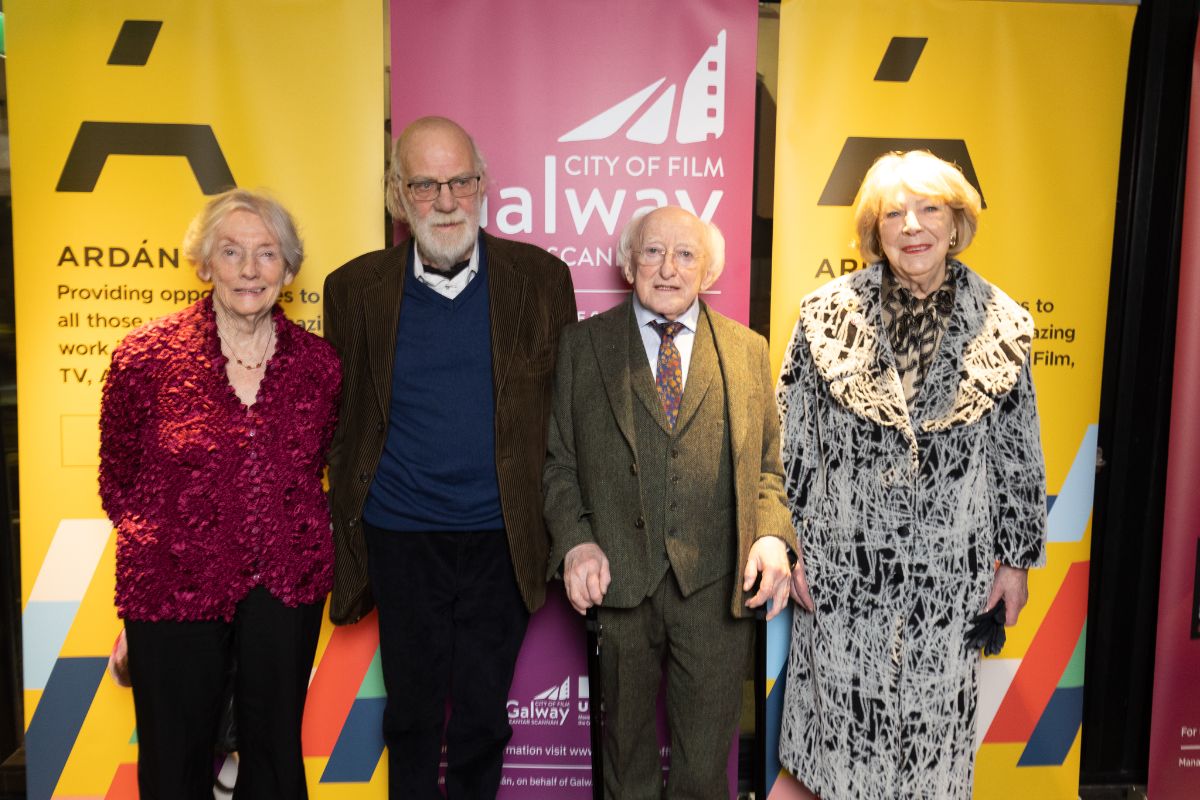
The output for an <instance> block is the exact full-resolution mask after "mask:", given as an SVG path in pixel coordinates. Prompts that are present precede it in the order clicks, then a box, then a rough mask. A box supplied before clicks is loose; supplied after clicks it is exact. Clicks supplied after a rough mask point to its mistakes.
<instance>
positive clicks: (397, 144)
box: [383, 117, 487, 220]
mask: <svg viewBox="0 0 1200 800" xmlns="http://www.w3.org/2000/svg"><path fill="white" fill-rule="evenodd" d="M433 126H439V127H447V128H452V129H454V130H457V131H459V132H460V133H461V134H462V135H463V136H465V137H466V138H467V141H468V142H469V143H470V145H471V160H472V161H473V162H474V166H475V171H476V172H478V173H479V176H480V177H481V178H485V177H487V162H486V161H484V159H483V154H482V153H481V152H479V146H478V145H477V144H475V138H474V137H473V136H471V134H469V133H467V131H466V130H465V129H464V128H463V126H461V125H459V124H458V123H457V122H455V121H454V120H452V119H448V118H446V117H421V118H420V119H416V120H413V121H412V122H410V123H409V124H408V125H407V126H405V128H404V130H402V131H401V132H400V135H399V136H397V137H396V139H395V141H393V142H392V150H391V155H390V156H389V159H388V165H387V170H386V171H385V173H384V178H383V200H384V204H385V205H386V206H387V210H388V213H389V214H391V215H392V216H393V217H394V218H396V219H400V220H405V219H407V216H406V213H407V212H406V209H405V206H404V184H405V183H406V182H407V181H408V176H407V175H405V174H404V166H403V164H402V161H403V159H401V158H400V156H401V154H402V153H403V152H404V147H405V145H407V144H408V139H409V137H410V136H411V135H412V134H413V133H414V132H415V131H417V130H419V129H421V128H426V127H433Z"/></svg>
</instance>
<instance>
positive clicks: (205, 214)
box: [183, 189, 304, 277]
mask: <svg viewBox="0 0 1200 800" xmlns="http://www.w3.org/2000/svg"><path fill="white" fill-rule="evenodd" d="M235 211H248V212H250V213H251V214H254V215H255V216H257V217H258V218H259V219H261V220H262V222H263V225H265V226H266V228H267V230H268V231H270V232H271V235H272V236H274V237H275V241H277V242H279V253H280V255H282V256H283V264H284V270H285V271H286V272H287V274H288V275H291V276H295V274H296V273H297V272H299V271H300V265H301V264H303V263H304V242H303V241H302V240H301V239H300V233H299V231H297V230H296V221H295V220H294V219H292V215H291V214H289V213H288V210H287V209H286V208H284V207H283V206H282V205H281V204H280V203H279V201H278V200H275V199H274V198H273V197H270V196H269V195H267V194H265V193H263V192H252V191H250V190H249V189H230V190H229V191H227V192H222V193H221V194H219V195H217V196H216V197H214V198H213V199H211V200H209V201H208V202H207V203H205V205H204V208H202V209H200V213H199V214H197V215H196V216H195V217H194V218H193V219H192V222H191V224H190V225H188V229H187V233H186V234H184V236H183V254H184V256H185V257H186V258H187V260H188V261H190V262H191V264H192V266H193V267H195V268H196V270H197V271H201V270H203V269H207V268H208V262H209V259H211V258H212V255H213V251H214V250H215V249H216V246H217V244H216V243H217V230H218V229H219V228H220V227H221V225H222V224H223V223H224V222H225V220H226V219H228V218H229V215H230V214H233V213H234V212H235ZM201 277H204V276H203V273H201Z"/></svg>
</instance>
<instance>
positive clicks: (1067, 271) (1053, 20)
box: [768, 0, 1135, 800]
mask: <svg viewBox="0 0 1200 800" xmlns="http://www.w3.org/2000/svg"><path fill="white" fill-rule="evenodd" d="M1134 14H1135V9H1134V8H1133V7H1130V6H1113V5H1085V4H1080V3H1063V4H1058V3H1041V2H1038V3H1019V2H994V1H992V0H975V1H971V0H940V1H939V0H920V1H919V2H911V3H901V4H897V3H892V2H884V1H883V0H844V1H843V2H841V3H828V2H824V0H784V2H783V5H782V9H781V21H780V41H779V98H778V131H777V136H778V140H777V152H776V177H775V242H774V259H773V261H774V269H773V285H772V294H771V296H772V301H771V303H772V306H771V349H772V355H773V362H774V364H775V366H776V368H778V366H779V364H780V362H781V361H782V357H783V352H784V348H785V347H786V345H787V342H788V340H789V338H790V335H791V332H792V327H793V325H794V324H795V322H796V317H797V313H798V309H799V303H800V299H801V298H802V297H803V296H804V295H805V294H807V293H808V292H810V291H812V290H813V289H815V288H816V287H817V286H819V285H821V284H822V283H823V282H825V281H827V280H829V279H831V278H833V277H835V276H838V275H841V274H843V273H845V272H848V271H851V270H854V269H857V268H860V267H862V266H864V265H863V264H861V262H860V259H861V256H860V255H859V253H858V252H857V250H856V249H855V246H854V242H853V239H854V232H853V222H852V214H853V209H852V207H851V203H852V202H853V198H854V194H855V192H856V191H857V189H858V185H859V183H860V181H861V179H862V177H863V174H864V173H865V172H866V169H867V167H869V166H870V164H871V162H872V161H873V159H874V157H875V156H877V155H880V154H882V153H883V152H886V151H889V150H896V149H900V150H908V149H914V148H921V149H930V150H932V151H933V152H934V153H936V154H938V155H940V156H942V157H943V158H947V159H948V160H953V161H956V162H957V163H958V164H959V165H960V166H962V167H964V171H965V172H966V173H967V175H968V177H969V178H972V179H973V180H974V181H976V182H977V185H978V188H979V189H980V190H981V193H982V195H983V198H984V202H985V205H986V210H985V211H984V212H983V214H982V217H981V221H980V230H979V234H978V236H977V238H976V239H975V242H974V243H973V244H972V245H971V247H970V248H969V249H968V250H967V251H966V252H965V253H964V254H963V256H962V260H963V261H964V262H965V263H967V264H968V265H969V266H970V267H971V268H973V269H974V270H975V271H977V272H979V273H980V274H981V275H982V276H983V277H984V278H986V279H987V280H989V281H991V282H993V283H995V284H996V285H998V286H999V287H1000V288H1002V289H1003V290H1004V291H1005V292H1007V293H1008V294H1009V295H1010V296H1012V297H1013V298H1014V299H1016V300H1018V301H1020V302H1022V303H1024V304H1025V305H1026V307H1027V308H1029V310H1030V312H1031V313H1032V314H1033V317H1034V320H1035V322H1036V325H1037V338H1036V340H1035V341H1034V343H1033V356H1032V359H1033V374H1034V382H1035V384H1036V388H1037V393H1038V407H1039V411H1040V414H1041V423H1042V435H1043V443H1044V447H1045V454H1046V467H1047V480H1048V487H1047V491H1048V493H1049V495H1050V496H1051V497H1050V499H1051V510H1050V520H1049V537H1050V544H1049V547H1048V552H1049V565H1048V566H1047V567H1046V568H1045V569H1041V570H1035V571H1033V572H1032V573H1031V574H1030V595H1031V599H1030V603H1029V606H1028V607H1027V608H1026V610H1025V612H1024V614H1023V615H1022V617H1021V623H1020V625H1019V626H1018V627H1016V628H1014V629H1010V631H1009V640H1008V644H1007V645H1006V647H1005V648H1004V652H1003V654H1002V657H1000V658H995V659H987V660H986V661H985V662H984V664H983V674H982V687H981V692H980V703H979V739H980V741H981V742H982V744H981V746H980V750H979V753H978V757H977V762H976V779H975V797H977V798H997V800H999V799H1000V798H1012V797H1037V798H1047V799H1049V798H1056V797H1062V798H1068V797H1070V798H1074V797H1076V796H1077V786H1078V774H1079V730H1080V719H1081V712H1082V686H1083V683H1082V678H1083V675H1082V673H1083V667H1082V664H1083V646H1084V633H1083V620H1084V616H1085V610H1086V587H1087V561H1088V558H1089V551H1090V524H1091V523H1090V520H1091V517H1090V514H1091V503H1092V490H1093V479H1094V472H1095V453H1096V451H1095V433H1096V420H1097V414H1098V409H1099V398H1100V377H1101V358H1102V353H1103V347H1104V326H1105V312H1106V307H1107V299H1108V298H1107V293H1108V278H1109V262H1110V256H1111V250H1112V235H1113V215H1114V204H1115V197H1116V183H1117V169H1118V160H1119V150H1120V135H1121V114H1122V108H1123V103H1124V95H1125V75H1126V65H1127V56H1128V51H1129V40H1130V32H1131V29H1132V24H1133V19H1134ZM772 633H773V635H772V640H771V642H772V648H773V649H774V652H773V653H772V656H771V657H769V662H770V664H771V668H772V670H773V673H772V674H771V675H769V676H768V678H769V679H770V678H774V677H782V676H781V675H780V674H779V670H780V669H781V668H782V667H781V662H782V660H783V658H781V657H780V655H779V652H778V647H779V642H780V641H782V642H783V645H786V633H782V635H780V632H779V631H773V632H772ZM771 685H772V687H774V684H771ZM779 694H780V693H776V692H774V691H772V692H771V696H770V698H769V700H770V702H771V703H774V704H778V703H779V702H781V699H780V697H779V696H778V695H779ZM777 765H778V762H775V766H776V768H777ZM775 773H776V774H777V769H776V770H775ZM773 777H774V776H772V779H773ZM769 780H770V779H769ZM800 796H801V795H800V794H799V793H798V792H797V790H796V789H795V788H794V784H792V783H790V782H789V779H787V778H786V777H784V778H783V779H781V780H778V781H775V782H774V786H773V787H772V790H771V793H770V797H771V798H773V799H775V800H777V799H778V798H791V797H800Z"/></svg>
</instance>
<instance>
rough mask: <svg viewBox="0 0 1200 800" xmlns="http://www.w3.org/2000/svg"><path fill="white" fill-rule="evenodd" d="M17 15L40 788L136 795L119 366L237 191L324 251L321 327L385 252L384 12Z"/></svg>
mask: <svg viewBox="0 0 1200 800" xmlns="http://www.w3.org/2000/svg"><path fill="white" fill-rule="evenodd" d="M5 13H6V24H7V35H8V56H9V57H8V98H9V103H10V109H11V112H10V122H9V124H10V135H11V148H12V149H11V154H12V163H13V167H12V189H13V225H14V237H13V238H14V242H13V245H14V255H15V265H16V275H15V280H16V297H15V300H16V326H17V387H18V405H19V412H20V413H19V420H20V426H19V436H20V444H21V449H20V474H21V534H22V536H21V555H22V575H23V581H22V585H23V592H24V594H23V606H24V635H25V686H26V691H25V715H26V724H27V727H28V735H27V758H28V782H29V797H30V798H46V797H51V796H61V797H73V798H82V797H96V798H99V797H109V798H117V797H133V796H135V795H134V794H132V793H131V792H132V791H133V788H132V786H133V784H132V782H131V781H132V779H133V773H132V771H131V769H132V764H133V763H134V762H135V761H136V736H135V734H134V726H133V704H132V700H131V698H130V696H129V692H128V690H124V689H120V688H118V687H116V686H115V685H114V684H113V683H112V682H111V681H109V680H108V679H107V678H102V667H103V661H104V659H106V658H107V655H108V653H109V650H110V649H111V647H112V644H113V641H114V639H115V637H116V635H117V632H118V630H119V622H118V620H117V618H116V616H115V611H114V608H113V547H114V541H113V537H112V535H111V530H110V526H109V523H108V521H107V520H106V519H105V516H104V513H103V511H102V510H101V508H100V502H99V499H98V497H97V489H96V464H97V449H98V441H99V438H98V433H97V415H98V408H99V396H100V388H101V385H102V383H103V379H104V374H105V370H106V368H107V367H108V364H109V359H110V357H111V352H112V348H113V346H114V345H115V344H116V343H117V342H118V341H119V340H120V339H121V338H122V337H123V336H124V335H125V334H126V333H128V332H129V330H130V329H131V328H133V327H135V326H136V325H139V324H141V323H142V322H145V321H147V320H149V319H152V318H154V317H157V316H160V315H162V314H164V313H167V312H170V311H174V310H176V309H179V308H181V307H183V306H184V305H187V304H188V303H190V302H192V301H193V300H195V299H196V298H197V297H198V296H199V293H200V292H202V291H204V290H205V288H206V286H205V285H204V284H203V283H201V282H200V281H199V280H198V279H197V278H196V276H195V275H194V273H193V271H192V269H191V267H190V266H189V265H188V264H187V262H186V260H185V259H184V258H183V256H182V253H181V240H182V238H183V233H184V231H185V229H186V227H187V224H188V222H189V220H190V219H191V218H192V216H193V215H194V214H195V213H196V212H197V211H198V210H199V209H200V207H201V205H202V204H203V203H204V201H205V199H206V196H207V195H211V194H214V193H216V192H218V191H221V190H223V189H225V188H229V187H230V185H232V184H236V185H237V186H241V187H245V188H250V189H263V190H266V191H268V192H269V193H270V194H272V195H273V196H275V197H276V198H277V199H278V200H280V201H281V202H282V203H283V204H284V205H285V206H286V207H287V208H288V209H289V210H290V211H291V212H292V213H293V214H294V215H295V217H296V219H297V222H298V224H299V226H300V229H301V235H302V236H303V238H304V240H305V244H306V247H307V261H306V264H305V266H304V268H303V269H302V270H301V271H300V274H299V275H298V276H297V278H296V280H295V282H294V283H292V285H291V286H290V287H288V288H287V290H286V291H285V293H284V295H285V296H284V301H285V302H284V305H285V308H286V310H287V313H288V315H289V316H290V317H291V318H293V319H296V320H303V322H304V324H305V325H306V327H308V328H309V329H310V330H313V331H316V332H317V333H321V332H322V329H323V322H322V318H321V297H320V292H321V288H322V282H323V280H324V277H325V275H326V273H328V272H329V271H330V270H331V269H332V268H334V267H336V266H338V265H339V264H341V263H343V262H344V261H345V260H347V259H348V258H350V257H352V256H354V255H357V254H359V253H362V252H364V251H366V250H370V249H375V248H378V247H381V246H382V245H383V231H384V224H385V223H384V216H383V210H382V209H383V202H382V199H383V198H382V184H381V175H382V173H383V153H384V144H385V143H384V139H383V136H382V131H383V99H384V88H383V74H384V68H383V44H384V36H383V18H382V17H383V9H382V6H381V5H380V4H379V3H377V2H376V3H362V2H354V1H353V0H256V2H252V3H247V2H239V0H206V2H203V3H197V2H188V1H186V0H173V1H171V2H164V1H163V0H154V2H149V1H147V0H142V1H140V2H138V1H136V0H110V1H109V2H103V3H97V2H91V1H90V0H57V1H56V2H53V3H46V2H40V1H39V0H11V1H10V2H8V3H6V4H5ZM329 635H330V634H329V631H328V630H326V631H325V632H324V633H323V635H322V642H321V649H322V650H324V648H325V647H326V642H327V641H328V639H329ZM319 766H320V765H314V769H318V770H319Z"/></svg>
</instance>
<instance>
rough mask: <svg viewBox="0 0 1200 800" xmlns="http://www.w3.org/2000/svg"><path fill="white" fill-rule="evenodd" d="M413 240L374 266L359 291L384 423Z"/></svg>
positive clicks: (373, 375) (390, 392)
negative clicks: (371, 274)
mask: <svg viewBox="0 0 1200 800" xmlns="http://www.w3.org/2000/svg"><path fill="white" fill-rule="evenodd" d="M411 264H412V240H408V241H405V242H403V243H401V244H400V245H399V246H398V247H393V248H392V249H391V250H388V251H387V253H386V254H385V255H384V257H383V258H382V259H380V260H379V262H378V263H376V264H375V273H374V275H373V276H371V279H370V280H369V281H368V282H367V283H366V285H364V286H363V287H362V294H361V295H360V297H361V298H362V313H363V323H364V325H363V329H364V330H365V331H366V334H367V335H366V340H367V364H368V367H369V369H370V372H371V382H372V383H373V384H374V386H375V398H376V400H377V401H378V402H379V411H380V413H381V414H383V417H384V418H385V419H386V418H387V416H388V404H389V403H390V402H391V397H392V367H393V366H394V365H395V363H396V328H397V326H398V325H399V321H400V301H401V299H402V296H403V294H404V276H405V275H406V274H407V272H408V270H409V269H411Z"/></svg>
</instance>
